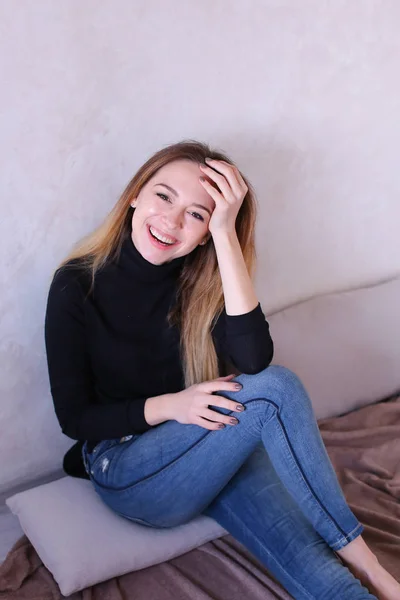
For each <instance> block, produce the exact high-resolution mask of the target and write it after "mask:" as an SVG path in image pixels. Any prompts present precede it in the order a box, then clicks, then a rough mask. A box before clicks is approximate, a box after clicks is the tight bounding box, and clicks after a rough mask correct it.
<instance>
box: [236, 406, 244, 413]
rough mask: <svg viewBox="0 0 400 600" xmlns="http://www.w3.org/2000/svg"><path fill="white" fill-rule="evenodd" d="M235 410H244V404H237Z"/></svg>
mask: <svg viewBox="0 0 400 600" xmlns="http://www.w3.org/2000/svg"><path fill="white" fill-rule="evenodd" d="M236 410H239V411H240V412H242V410H244V406H242V405H241V404H237V405H236Z"/></svg>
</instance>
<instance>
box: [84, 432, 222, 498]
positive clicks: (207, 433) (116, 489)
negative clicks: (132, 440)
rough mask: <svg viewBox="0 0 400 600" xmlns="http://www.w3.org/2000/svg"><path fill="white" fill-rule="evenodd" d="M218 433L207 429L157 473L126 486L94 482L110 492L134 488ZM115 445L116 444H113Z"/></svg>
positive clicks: (157, 472)
mask: <svg viewBox="0 0 400 600" xmlns="http://www.w3.org/2000/svg"><path fill="white" fill-rule="evenodd" d="M213 433H214V434H216V433H219V432H218V431H213V430H207V431H206V433H205V434H204V436H203V437H202V438H201V439H200V440H197V441H196V442H195V443H194V444H192V445H191V446H190V448H188V449H187V450H185V452H182V454H180V455H179V456H177V457H176V458H174V460H172V461H171V462H170V463H168V464H167V465H164V466H163V467H161V469H159V470H158V471H156V472H155V473H151V475H148V476H147V477H144V478H143V479H140V480H139V481H136V482H135V483H132V484H129V485H127V486H124V487H107V486H104V485H102V484H101V483H98V482H97V481H96V479H94V483H95V484H96V485H97V486H98V487H99V488H101V489H103V490H105V491H107V492H109V493H111V494H112V493H114V492H115V493H121V492H126V491H128V490H132V489H133V488H134V487H135V486H137V485H140V484H141V483H145V482H148V481H149V480H150V479H151V478H152V477H156V476H157V475H159V474H160V473H162V472H163V471H166V470H167V469H169V468H170V467H172V466H173V465H174V464H175V463H176V462H177V461H178V460H179V459H180V458H182V456H184V455H186V454H187V453H188V452H190V451H191V450H192V449H193V448H195V447H199V446H200V445H202V444H203V443H204V442H205V440H206V439H207V437H208V435H209V434H213ZM113 447H114V446H113Z"/></svg>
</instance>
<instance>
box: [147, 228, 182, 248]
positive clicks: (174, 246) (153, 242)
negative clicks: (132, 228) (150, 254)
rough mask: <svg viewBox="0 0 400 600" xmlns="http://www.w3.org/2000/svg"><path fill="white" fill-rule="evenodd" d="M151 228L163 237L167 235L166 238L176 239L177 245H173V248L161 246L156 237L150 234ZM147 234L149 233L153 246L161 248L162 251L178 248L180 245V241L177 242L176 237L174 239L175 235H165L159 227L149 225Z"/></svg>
mask: <svg viewBox="0 0 400 600" xmlns="http://www.w3.org/2000/svg"><path fill="white" fill-rule="evenodd" d="M150 227H153V228H154V229H155V230H156V231H158V232H159V233H160V234H161V235H165V237H169V238H170V239H174V240H175V244H172V245H171V246H161V244H159V243H158V242H157V240H156V239H154V237H153V236H152V235H151V233H150ZM147 233H148V236H149V239H150V241H151V243H152V244H153V246H155V247H156V248H159V249H160V250H168V249H169V248H176V246H177V245H178V244H179V240H177V239H176V237H174V236H173V235H168V234H167V233H164V232H163V231H161V229H158V227H154V226H153V225H147Z"/></svg>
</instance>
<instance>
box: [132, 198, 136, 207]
mask: <svg viewBox="0 0 400 600" xmlns="http://www.w3.org/2000/svg"><path fill="white" fill-rule="evenodd" d="M136 201H137V198H134V199H133V200H131V206H132V208H136Z"/></svg>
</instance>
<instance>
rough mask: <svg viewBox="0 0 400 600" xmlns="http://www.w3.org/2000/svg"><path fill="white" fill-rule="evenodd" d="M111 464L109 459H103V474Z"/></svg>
mask: <svg viewBox="0 0 400 600" xmlns="http://www.w3.org/2000/svg"><path fill="white" fill-rule="evenodd" d="M109 464H110V461H109V460H108V458H103V460H102V461H101V470H102V471H103V473H104V472H105V471H106V470H107V468H108V465H109Z"/></svg>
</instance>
